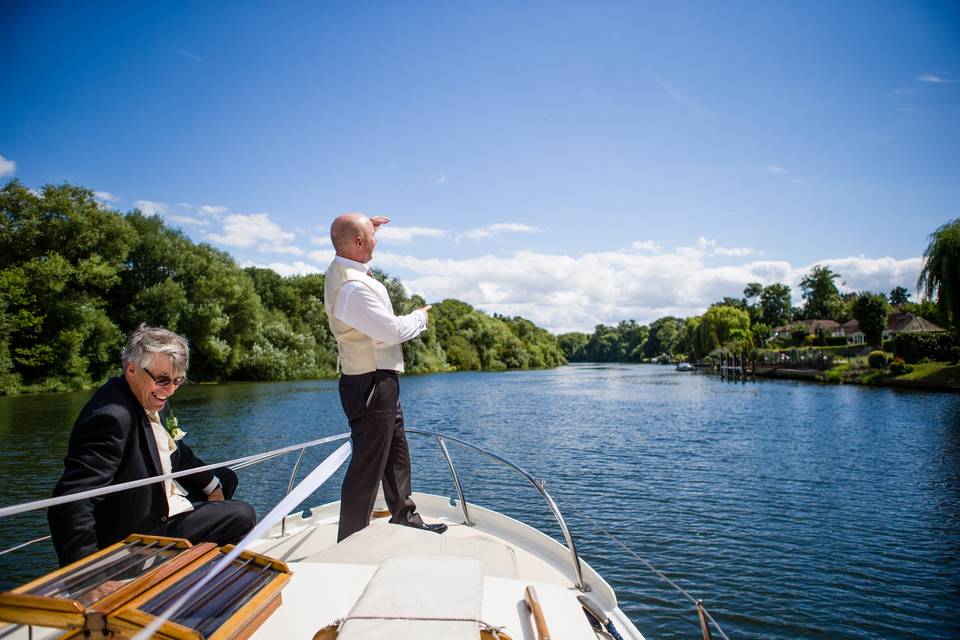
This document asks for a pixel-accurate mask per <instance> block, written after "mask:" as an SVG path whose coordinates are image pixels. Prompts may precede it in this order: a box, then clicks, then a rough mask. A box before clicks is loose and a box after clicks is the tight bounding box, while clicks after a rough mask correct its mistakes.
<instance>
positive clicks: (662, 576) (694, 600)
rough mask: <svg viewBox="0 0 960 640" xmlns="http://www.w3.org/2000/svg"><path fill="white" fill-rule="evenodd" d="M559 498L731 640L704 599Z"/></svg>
mask: <svg viewBox="0 0 960 640" xmlns="http://www.w3.org/2000/svg"><path fill="white" fill-rule="evenodd" d="M557 500H558V501H560V502H563V503H564V505H565V506H569V507H570V508H571V509H573V510H574V511H575V512H576V513H577V515H579V516H580V517H581V518H583V519H584V520H586V521H587V522H589V523H590V524H592V525H593V526H594V527H595V528H596V529H597V531H600V532H601V533H602V534H604V535H605V536H607V537H608V538H610V540H611V541H613V543H614V544H616V545H617V546H618V547H620V548H621V549H623V550H624V551H625V552H626V553H627V554H628V555H629V556H631V557H632V558H634V559H635V560H639V561H640V562H641V563H643V564H644V566H646V567H647V568H648V569H649V570H650V571H652V572H653V573H655V574H657V575H658V576H659V577H660V579H661V580H663V581H664V582H666V583H667V584H669V585H670V586H671V587H673V588H674V589H675V590H676V591H678V592H679V593H681V594H683V596H684V597H686V598H687V599H688V600H689V601H690V602H691V603H693V606H694V607H699V608H701V609H702V611H703V613H704V615H706V616H707V619H709V620H710V622H711V623H712V624H713V626H714V627H715V628H716V630H717V631H718V632H719V633H720V635H721V637H723V640H730V638H728V637H727V634H726V633H724V632H723V629H721V628H720V624H719V623H718V622H717V621H716V620H715V619H714V617H713V616H712V615H710V612H709V611H707V609H706V607H703V605H702V602H703V601H702V600H699V599H698V598H695V597H693V596H692V595H690V593H689V592H688V591H687V590H686V589H684V588H683V587H681V586H680V585H678V584H677V583H676V582H674V581H673V580H671V579H670V578H668V577H667V576H666V575H665V574H664V573H663V572H662V571H660V570H659V569H657V568H656V567H655V566H653V565H652V564H650V563H649V562H647V561H646V560H644V559H643V558H641V557H640V556H639V555H638V554H637V553H636V552H635V551H634V550H633V549H631V548H630V547H628V546H627V545H626V544H624V543H623V542H622V541H621V540H620V539H619V538H618V537H617V536H615V535H613V534H612V533H610V532H609V531H607V530H606V529H604V528H603V527H602V526H600V524H598V523H597V522H596V521H595V520H594V519H593V518H591V517H590V516H588V515H587V514H585V513H584V512H583V511H581V510H580V509H578V508H577V505H575V504H573V503H572V502H569V501H567V500H564V499H561V498H559V497H558V498H557Z"/></svg>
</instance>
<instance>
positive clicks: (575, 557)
mask: <svg viewBox="0 0 960 640" xmlns="http://www.w3.org/2000/svg"><path fill="white" fill-rule="evenodd" d="M406 431H407V433H413V434H416V435H420V436H430V437H434V438H437V439H438V440H441V451H443V452H444V455H445V456H446V458H447V464H448V465H450V471H451V473H452V474H453V476H454V484H455V485H456V486H457V493H458V494H459V495H460V502H461V504H462V505H466V503H467V501H466V500H464V498H463V491H462V489H461V488H460V481H459V479H458V478H457V476H456V471H455V470H454V468H453V461H452V460H451V459H450V457H449V454H447V453H446V446H444V445H443V444H442V440H450V441H452V442H456V443H457V444H460V445H463V446H465V447H468V448H470V449H473V450H474V451H477V452H479V453H482V454H484V455H486V456H488V457H490V458H493V459H494V460H496V461H497V462H499V463H500V464H503V465H505V466H507V467H510V468H511V469H513V470H514V471H516V472H517V473H519V474H520V475H522V476H523V477H524V478H526V479H527V480H528V481H529V482H530V484H532V485H533V486H534V487H536V489H537V491H539V492H540V495H541V496H543V499H544V500H545V501H546V503H547V506H548V507H549V508H550V511H551V512H553V517H554V518H556V520H557V524H559V525H560V530H561V531H562V532H563V537H564V539H565V540H566V541H567V549H569V551H570V560H571V562H572V564H573V570H574V572H575V573H576V574H577V583H576V587H577V589H578V590H579V591H581V592H587V591H590V585H588V584H587V583H585V582H584V581H583V569H582V568H581V566H580V556H579V554H577V546H576V544H574V542H573V536H571V535H570V529H568V528H567V523H566V521H565V520H564V519H563V515H561V514H560V509H559V508H557V503H556V502H554V501H553V498H551V497H550V494H549V493H547V489H546V484H545V483H544V482H543V481H542V480H537V479H536V478H534V477H533V476H532V475H531V474H530V473H529V472H527V471H526V470H525V469H524V468H522V467H521V466H519V465H517V464H516V463H514V462H511V461H510V460H507V459H506V458H504V457H503V456H501V455H498V454H496V453H493V452H492V451H487V450H486V449H484V448H482V447H478V446H477V445H475V444H471V443H469V442H467V441H466V440H461V439H459V438H454V437H453V436H449V435H445V434H442V433H438V432H436V431H420V430H418V429H407V430H406ZM464 514H466V510H464ZM465 519H466V520H467V521H469V518H467V517H466V515H465Z"/></svg>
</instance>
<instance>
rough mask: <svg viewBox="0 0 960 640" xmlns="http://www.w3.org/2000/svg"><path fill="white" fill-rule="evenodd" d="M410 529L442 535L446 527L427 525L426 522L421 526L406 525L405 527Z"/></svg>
mask: <svg viewBox="0 0 960 640" xmlns="http://www.w3.org/2000/svg"><path fill="white" fill-rule="evenodd" d="M406 526H408V527H410V528H411V529H421V530H423V531H432V532H434V533H443V532H444V531H446V530H447V525H445V524H443V523H442V522H441V523H438V524H427V523H426V522H424V523H421V524H412V523H411V524H408V525H406Z"/></svg>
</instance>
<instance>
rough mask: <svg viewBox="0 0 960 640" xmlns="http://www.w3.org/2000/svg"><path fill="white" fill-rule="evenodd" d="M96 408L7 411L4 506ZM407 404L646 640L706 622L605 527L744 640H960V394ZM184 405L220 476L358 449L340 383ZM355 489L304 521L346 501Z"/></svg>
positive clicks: (424, 387)
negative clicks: (565, 540)
mask: <svg viewBox="0 0 960 640" xmlns="http://www.w3.org/2000/svg"><path fill="white" fill-rule="evenodd" d="M89 395H90V394H89V393H75V394H60V395H45V396H32V397H14V398H0V439H2V442H3V448H2V453H0V472H2V485H0V486H2V489H0V504H2V505H3V506H6V505H9V504H13V503H16V502H22V501H26V500H31V499H38V498H43V497H47V496H48V495H49V491H50V489H51V488H52V486H53V484H54V483H55V481H56V479H57V478H58V477H59V473H60V470H61V459H62V457H63V454H64V452H65V449H66V443H67V437H68V434H69V429H70V425H71V423H72V421H73V419H74V417H75V416H76V414H77V413H78V412H79V410H80V408H81V407H82V406H83V403H84V402H85V401H86V400H87V398H88V397H89ZM402 398H403V401H404V410H405V414H406V420H407V426H408V428H412V429H423V430H431V431H443V432H446V433H449V434H451V435H454V436H457V437H460V438H463V439H466V440H469V441H471V442H473V443H475V444H477V445H479V446H481V447H484V448H488V449H490V450H493V451H496V452H498V453H500V454H501V455H503V456H504V457H506V458H508V459H510V460H512V461H514V462H516V463H518V464H519V465H520V466H522V467H524V468H526V469H527V470H529V471H530V472H531V473H533V475H535V476H536V477H538V478H544V479H546V480H547V489H548V490H549V491H550V493H551V495H553V496H554V498H555V499H556V500H557V502H558V504H559V506H560V509H561V510H562V511H563V512H564V515H565V517H566V518H567V521H568V524H569V525H570V527H571V530H572V532H573V534H574V537H575V539H576V541H577V545H578V550H579V551H580V552H581V555H583V556H584V558H585V559H586V560H587V561H588V562H590V563H591V564H592V565H593V566H594V567H595V568H596V569H598V571H599V572H600V573H601V575H603V576H604V577H605V578H606V579H607V581H608V582H610V583H611V584H612V586H613V587H614V589H616V590H617V593H618V595H619V598H620V605H621V608H622V609H623V610H624V611H625V612H626V613H627V615H629V616H630V617H631V619H633V620H634V622H635V623H636V625H637V627H638V628H639V629H640V630H641V631H643V632H644V634H645V635H646V636H647V638H649V639H650V640H657V639H665V638H677V639H679V638H692V637H697V636H698V634H699V630H698V626H697V619H696V615H695V613H694V611H693V607H692V605H690V603H689V601H688V600H687V599H686V598H685V597H684V596H683V595H681V594H679V593H677V592H676V591H674V590H673V589H672V588H671V587H669V586H668V585H667V584H666V583H665V582H663V581H662V580H661V579H660V578H658V577H657V576H656V575H655V574H653V573H651V572H650V571H649V570H648V569H647V568H646V567H645V566H644V565H643V564H642V563H640V562H638V561H636V560H634V559H633V558H631V557H630V556H629V555H628V554H626V553H624V552H623V551H622V549H621V548H619V547H617V546H614V545H613V544H611V543H610V541H609V539H608V538H607V537H606V535H605V534H604V533H601V532H600V530H599V528H602V529H604V530H605V531H606V532H608V533H610V534H613V535H615V536H616V537H617V538H618V539H619V540H620V541H621V542H622V543H623V544H625V545H626V546H627V547H629V549H631V550H632V551H633V552H635V553H636V554H637V555H639V556H640V557H642V558H644V559H646V560H647V561H648V562H650V563H652V564H653V565H655V566H656V567H657V568H659V569H661V570H662V571H663V572H664V573H665V574H666V575H667V576H669V577H670V578H671V579H672V580H674V581H675V582H676V583H677V584H679V585H680V586H681V587H682V588H684V589H686V590H687V591H688V592H689V593H690V594H692V595H693V596H695V597H698V598H703V600H704V602H705V604H706V606H707V608H708V610H709V611H711V613H712V614H713V615H714V617H715V618H716V619H717V620H718V622H719V623H720V624H721V626H722V627H723V629H724V631H725V632H726V633H727V634H728V635H729V636H730V637H731V638H778V639H779V638H783V639H786V638H881V637H882V638H914V637H923V638H958V637H960V619H958V618H960V606H958V603H960V395H956V394H934V393H922V392H905V391H898V390H891V389H879V388H865V387H856V386H828V385H818V384H810V383H802V382H792V381H761V382H749V383H732V382H724V381H721V380H719V379H718V378H717V377H714V376H707V375H701V374H689V373H677V372H674V371H673V370H672V368H670V367H662V366H656V365H589V364H581V365H571V366H567V367H562V368H560V369H554V370H546V371H524V372H504V373H453V374H436V375H423V376H406V377H404V378H403V380H402ZM173 404H174V408H175V410H176V412H177V415H178V416H179V418H180V421H181V424H183V425H184V426H185V428H186V430H187V432H188V435H187V438H188V442H190V443H191V446H192V447H193V448H194V450H195V451H197V452H198V453H199V454H200V455H201V456H203V457H204V458H205V459H206V460H207V461H210V462H212V461H215V460H226V459H230V458H234V457H239V456H241V455H246V454H249V453H254V452H258V451H264V450H268V449H272V448H276V447H279V446H282V445H286V444H294V443H297V442H302V441H305V440H309V439H313V438H317V437H320V436H324V435H331V434H335V433H340V432H342V431H345V430H346V427H345V423H344V420H343V417H342V414H341V409H340V405H339V399H338V396H337V390H336V382H335V381H332V380H321V381H306V382H290V383H259V384H253V383H251V384H225V385H192V386H186V387H184V388H183V389H181V390H180V391H179V392H178V393H177V395H176V396H175V397H174V399H173ZM410 442H411V447H412V458H413V471H414V489H415V490H417V491H426V492H431V493H438V494H441V495H452V494H453V487H452V483H451V481H450V477H449V473H448V472H447V470H446V465H445V463H444V461H443V459H442V457H441V456H440V454H439V452H438V450H437V448H436V445H435V443H434V442H433V441H432V440H430V439H427V438H423V437H414V436H411V438H410ZM449 446H450V449H451V454H452V455H453V457H454V459H455V460H456V462H457V465H458V468H460V469H463V472H462V477H461V479H462V481H463V483H464V490H465V493H466V495H467V499H468V500H470V501H473V502H477V503H479V504H481V505H484V506H490V507H492V508H495V509H498V510H501V511H504V512H506V513H507V514H509V515H511V516H514V517H516V518H519V519H521V520H523V521H525V522H527V523H528V524H531V525H532V526H535V527H538V528H542V529H543V530H545V531H547V532H548V533H551V534H552V535H554V536H555V537H558V538H559V537H560V533H559V528H558V527H557V526H556V525H555V524H554V523H553V522H552V517H551V515H550V513H549V511H548V510H547V508H546V506H545V505H544V504H543V502H542V500H541V499H540V497H539V494H538V493H537V492H536V491H535V490H534V489H533V488H532V487H530V486H529V485H526V486H524V484H523V483H522V482H520V479H519V478H516V479H514V478H512V477H510V475H509V474H508V473H507V472H506V470H505V468H504V467H502V466H499V465H495V464H490V463H488V462H484V461H483V460H482V459H481V458H480V457H479V456H478V455H477V454H473V453H471V452H469V450H466V449H463V448H461V447H458V446H457V445H455V444H452V443H451V444H450V445H449ZM333 448H334V445H330V446H329V447H327V448H325V449H322V450H319V451H316V450H315V451H314V452H313V453H310V454H308V456H307V457H306V460H305V468H304V470H303V471H302V472H301V477H302V476H303V475H304V474H305V472H306V465H309V464H310V463H313V464H316V463H318V462H319V461H320V460H321V459H322V458H323V457H324V456H325V455H326V454H328V453H329V452H330V451H332V449H333ZM294 459H295V456H287V457H286V458H283V459H280V460H276V461H273V462H269V463H266V464H264V465H260V466H257V467H252V468H248V469H244V470H241V471H240V489H239V490H238V497H242V498H244V499H246V500H248V501H249V502H251V503H252V504H253V505H254V506H255V507H256V509H257V512H258V513H259V514H261V515H262V514H265V513H266V511H267V510H268V509H269V508H270V506H271V505H272V503H274V502H275V501H276V500H278V499H279V497H280V496H281V495H282V493H283V491H284V490H285V489H286V485H287V481H288V479H289V473H290V470H291V469H292V466H293V463H294ZM467 467H470V470H469V471H466V468H467ZM342 473H343V472H342V470H341V471H340V472H339V473H338V474H337V475H336V476H334V478H333V479H332V480H331V481H330V482H329V483H328V485H326V486H325V487H322V488H321V489H320V490H319V491H318V492H317V493H316V494H315V495H314V496H313V497H312V498H311V499H310V501H309V502H311V503H313V504H318V503H321V502H327V501H329V500H335V499H337V498H338V489H339V484H340V480H341V478H342ZM44 534H46V524H45V519H44V517H43V514H42V513H37V514H27V515H23V516H17V517H14V518H8V519H6V520H5V521H4V522H3V523H2V526H0V549H6V548H7V547H10V546H11V545H13V544H15V543H16V542H20V541H23V540H26V539H29V538H32V537H37V536H40V535H44ZM53 567H54V555H53V551H52V548H51V547H50V546H49V543H39V544H37V545H33V546H32V547H29V548H27V549H25V550H22V551H15V552H13V553H10V554H6V555H3V556H0V588H9V587H11V586H13V585H15V584H17V583H19V582H21V581H25V580H27V579H29V578H31V577H33V576H35V575H38V574H39V573H42V572H44V571H47V570H50V569H52V568H53Z"/></svg>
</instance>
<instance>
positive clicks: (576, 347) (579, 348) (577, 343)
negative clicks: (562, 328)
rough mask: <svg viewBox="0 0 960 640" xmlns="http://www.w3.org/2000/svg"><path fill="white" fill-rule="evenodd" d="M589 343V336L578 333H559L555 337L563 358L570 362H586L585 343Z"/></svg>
mask: <svg viewBox="0 0 960 640" xmlns="http://www.w3.org/2000/svg"><path fill="white" fill-rule="evenodd" d="M589 341H590V336H589V334H586V333H581V332H579V331H571V332H570V333H561V334H560V335H559V336H557V343H558V344H559V345H560V348H561V349H562V350H563V355H564V357H566V359H567V360H569V361H570V362H583V361H585V360H586V349H587V342H589Z"/></svg>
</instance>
